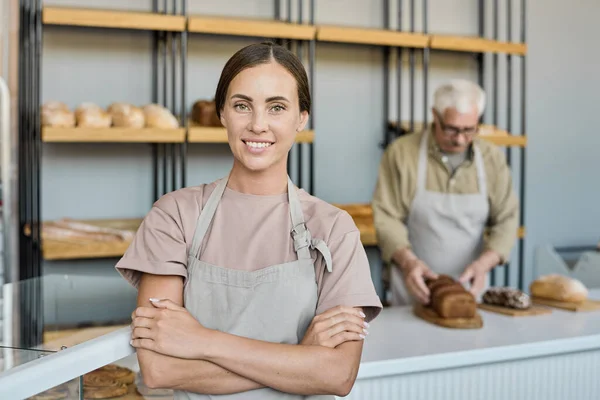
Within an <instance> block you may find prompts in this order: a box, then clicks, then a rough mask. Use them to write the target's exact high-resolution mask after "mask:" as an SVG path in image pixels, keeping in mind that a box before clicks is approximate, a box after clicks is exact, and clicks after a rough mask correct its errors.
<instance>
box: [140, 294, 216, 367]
mask: <svg viewBox="0 0 600 400" xmlns="http://www.w3.org/2000/svg"><path fill="white" fill-rule="evenodd" d="M150 302H151V303H152V305H153V306H154V308H151V307H138V308H136V310H135V311H134V312H133V314H132V320H133V323H132V328H133V330H132V332H131V345H132V346H133V347H135V348H141V349H147V350H152V351H154V352H157V353H161V354H164V355H167V356H171V357H178V358H186V359H201V358H202V355H201V354H199V353H200V352H199V349H201V348H202V346H203V340H202V338H203V337H206V333H207V332H208V331H209V330H208V329H207V328H205V327H203V326H202V325H201V324H200V323H199V322H198V321H197V320H196V319H195V318H194V317H193V316H192V315H191V314H190V313H189V312H188V311H187V310H186V309H185V308H183V307H180V306H178V305H177V304H175V303H173V302H172V301H171V300H154V299H151V300H150Z"/></svg>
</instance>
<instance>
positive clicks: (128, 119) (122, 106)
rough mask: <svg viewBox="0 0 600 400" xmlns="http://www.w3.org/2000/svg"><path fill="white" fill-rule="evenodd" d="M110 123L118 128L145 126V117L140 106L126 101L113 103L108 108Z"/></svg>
mask: <svg viewBox="0 0 600 400" xmlns="http://www.w3.org/2000/svg"><path fill="white" fill-rule="evenodd" d="M107 111H108V113H109V114H110V115H111V117H112V123H113V126H115V127H120V128H138V129H139V128H143V127H144V126H146V117H145V116H144V111H142V109H141V108H139V107H136V106H134V105H131V104H127V103H113V104H111V105H110V106H109V107H108V109H107Z"/></svg>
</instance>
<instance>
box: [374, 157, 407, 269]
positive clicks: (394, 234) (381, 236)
mask: <svg viewBox="0 0 600 400" xmlns="http://www.w3.org/2000/svg"><path fill="white" fill-rule="evenodd" d="M394 149H395V148H394V147H393V146H390V147H388V149H387V150H386V152H385V153H384V154H383V157H382V158H381V162H380V165H379V174H378V177H377V184H376V186H375V191H374V194H373V199H372V202H371V205H372V207H373V219H374V225H375V232H376V234H377V243H378V246H379V249H380V250H381V257H382V259H383V261H384V262H386V263H390V262H391V260H392V256H393V255H394V253H395V252H396V251H397V250H400V249H403V248H406V247H410V243H409V240H408V229H407V227H406V225H405V223H404V221H405V219H406V217H407V215H408V210H407V209H406V207H405V205H404V204H403V202H402V198H401V186H400V185H401V179H402V176H401V171H400V170H399V167H398V164H397V159H396V155H395V151H394Z"/></svg>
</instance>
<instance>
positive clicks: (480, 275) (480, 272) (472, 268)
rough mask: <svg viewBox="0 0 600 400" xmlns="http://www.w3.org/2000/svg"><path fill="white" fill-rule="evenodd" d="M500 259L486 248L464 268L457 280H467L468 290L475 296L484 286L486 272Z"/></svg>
mask: <svg viewBox="0 0 600 400" xmlns="http://www.w3.org/2000/svg"><path fill="white" fill-rule="evenodd" d="M500 261H501V258H500V256H499V255H498V254H497V253H496V252H494V251H491V250H488V251H486V252H485V253H483V254H482V255H481V256H480V257H479V258H478V259H477V260H475V261H473V262H472V263H471V264H470V265H469V266H468V267H467V268H465V270H464V272H463V273H462V275H461V276H460V277H459V278H458V280H459V282H461V283H467V282H468V283H469V284H470V285H471V287H470V288H469V292H471V294H472V295H473V296H475V297H477V296H479V294H480V293H481V291H482V290H483V288H484V286H485V279H486V276H487V274H488V273H489V272H490V271H491V270H492V269H494V267H495V266H497V265H498V264H499V263H500Z"/></svg>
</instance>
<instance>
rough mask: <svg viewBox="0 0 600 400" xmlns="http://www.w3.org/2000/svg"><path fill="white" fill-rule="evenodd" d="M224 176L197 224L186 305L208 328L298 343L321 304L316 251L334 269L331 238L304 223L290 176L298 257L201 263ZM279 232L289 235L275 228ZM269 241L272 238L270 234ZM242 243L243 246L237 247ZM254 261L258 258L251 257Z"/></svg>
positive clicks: (257, 393) (270, 392) (271, 393)
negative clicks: (233, 264) (250, 267)
mask: <svg viewBox="0 0 600 400" xmlns="http://www.w3.org/2000/svg"><path fill="white" fill-rule="evenodd" d="M227 180H228V179H221V180H220V181H219V183H218V185H217V187H216V189H215V190H214V191H213V193H212V194H211V196H210V198H209V199H208V202H207V203H206V206H205V207H204V208H203V210H202V212H201V213H200V216H199V217H198V221H197V224H196V231H195V232H194V239H193V242H192V247H191V249H190V254H189V257H188V267H187V268H188V280H187V283H186V285H185V288H184V304H185V308H186V309H187V310H188V311H189V312H190V313H191V314H192V315H193V316H194V317H195V318H196V319H197V320H198V321H199V322H200V323H201V324H202V325H204V326H205V327H207V328H209V329H215V330H219V331H222V332H228V333H231V334H233V335H238V336H244V337H247V338H252V339H257V340H262V341H267V342H274V343H287V344H298V343H299V342H300V341H301V340H302V338H303V337H304V333H305V332H306V330H307V329H308V326H309V325H310V322H311V321H312V319H313V318H314V316H315V312H316V308H317V283H316V276H315V267H314V264H313V263H314V260H313V259H312V257H311V254H310V249H317V250H318V251H319V252H321V254H322V255H323V258H324V260H325V262H326V265H327V270H328V271H329V272H331V254H330V252H329V249H328V248H327V246H326V244H325V242H323V241H322V240H319V239H313V238H312V237H311V235H310V232H309V231H308V230H307V229H306V225H305V224H304V215H303V213H302V208H301V204H300V201H299V200H298V194H297V192H296V189H295V187H294V185H293V184H292V182H291V180H290V179H289V178H288V199H289V208H290V217H291V221H292V227H293V229H292V232H290V234H291V235H292V237H293V240H294V249H295V251H296V254H297V255H298V260H296V261H291V262H287V263H284V264H279V265H273V266H269V267H266V268H262V269H259V270H257V271H243V270H235V269H229V268H223V267H220V266H217V265H211V264H208V263H205V262H203V261H200V252H201V245H202V242H203V240H204V237H205V235H206V234H207V232H208V230H209V226H210V224H211V222H212V220H213V217H214V215H215V211H216V209H217V207H218V205H219V202H220V200H221V196H222V195H223V192H224V191H225V187H226V185H227ZM273 234H274V235H280V234H285V233H284V232H273ZM265 240H268V238H265ZM229 247H230V248H227V244H226V243H223V251H244V249H243V245H240V244H237V243H231V244H230V246H229ZM236 247H237V249H236ZM248 262H249V263H251V262H252V260H248ZM174 398H175V399H193V400H198V399H232V400H233V399H235V400H240V399H248V400H249V399H264V400H269V399H305V398H310V399H317V398H319V399H333V398H334V397H333V396H312V397H305V396H301V395H292V394H286V393H282V392H279V391H276V390H274V389H271V388H262V389H257V390H252V391H248V392H244V393H237V394H232V395H202V394H197V393H191V392H183V391H176V392H175V396H174Z"/></svg>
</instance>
